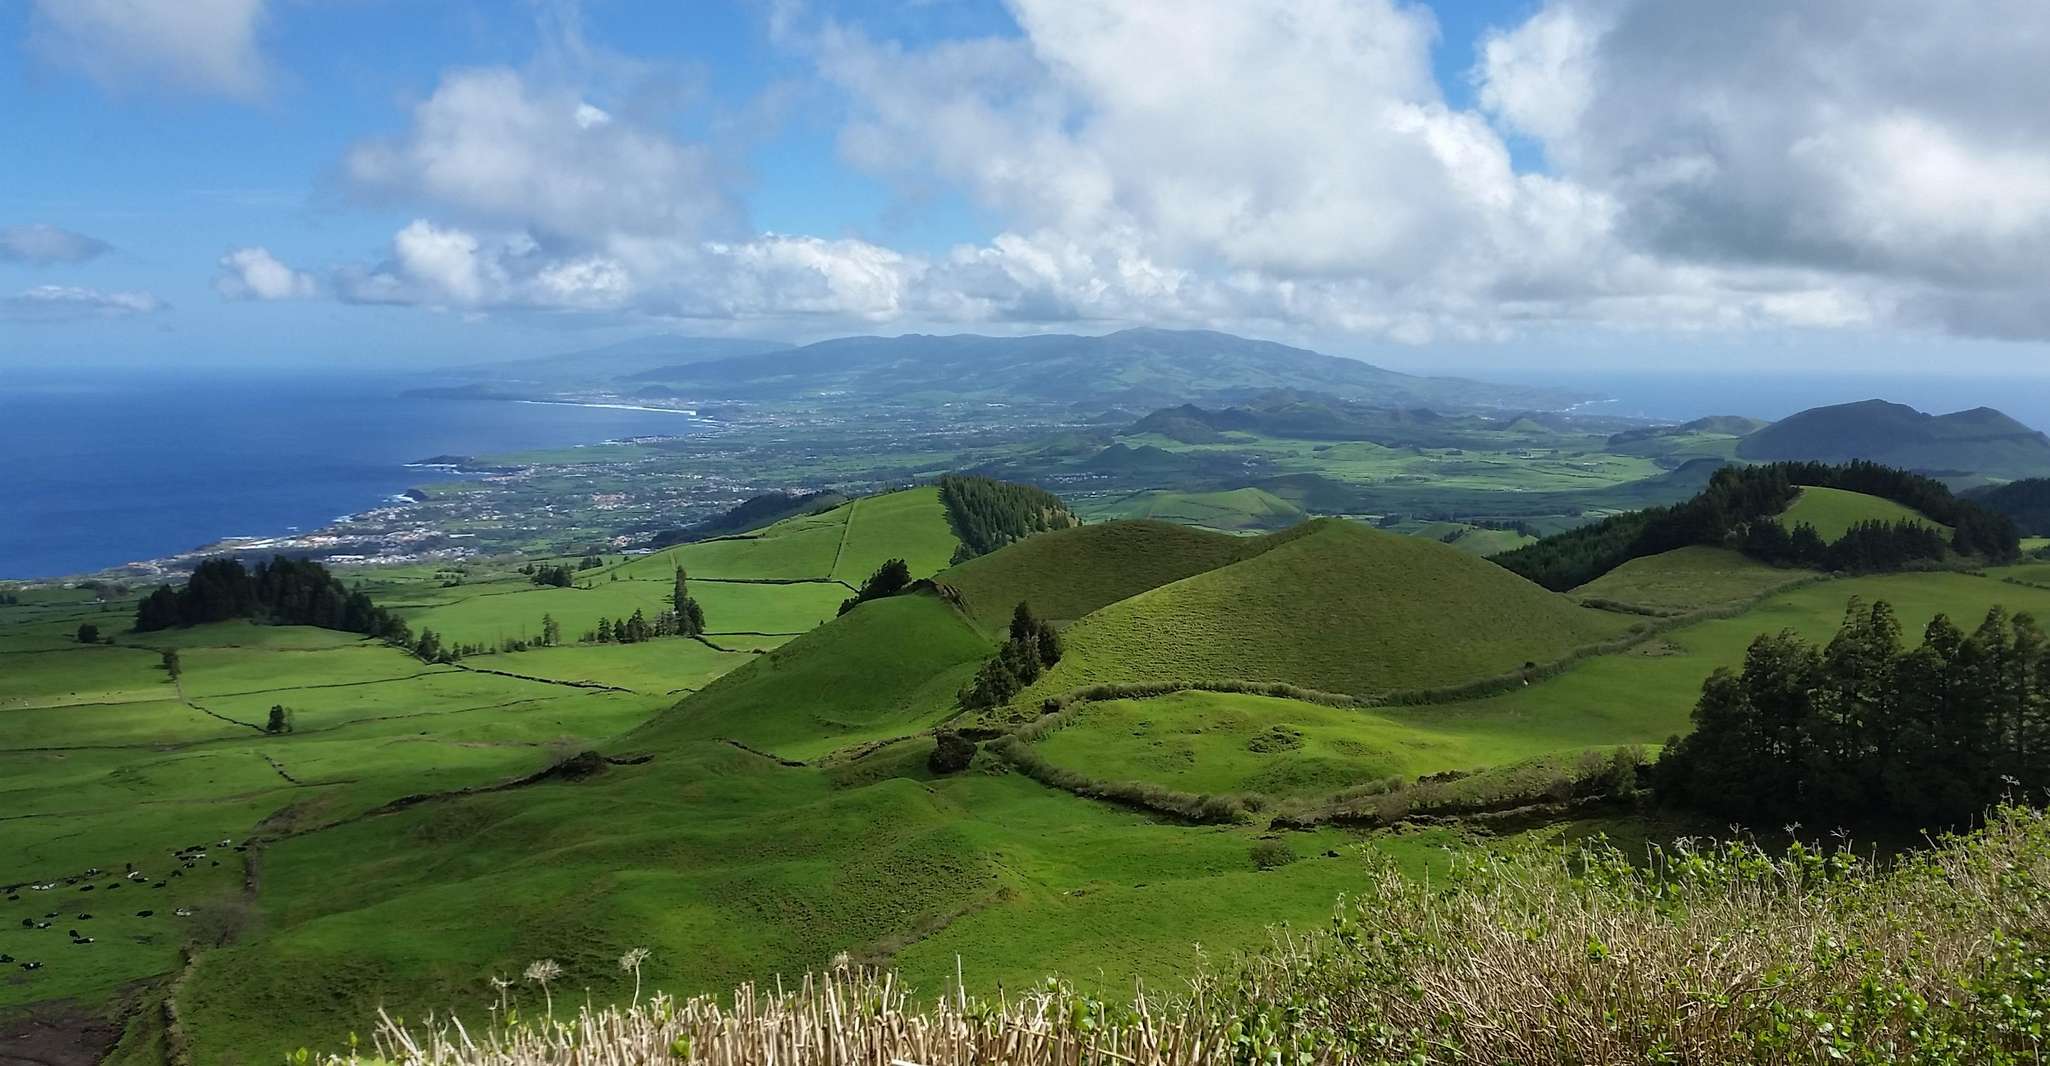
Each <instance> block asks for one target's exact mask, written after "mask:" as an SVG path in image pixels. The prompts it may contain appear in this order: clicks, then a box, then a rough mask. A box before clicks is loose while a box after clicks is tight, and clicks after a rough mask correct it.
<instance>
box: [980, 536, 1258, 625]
mask: <svg viewBox="0 0 2050 1066" xmlns="http://www.w3.org/2000/svg"><path fill="white" fill-rule="evenodd" d="M1258 543H1259V542H1258V541H1249V540H1245V539H1243V538H1239V537H1231V536H1226V535H1224V534H1221V533H1210V532H1205V531H1203V530H1200V529H1191V528H1189V527H1188V526H1182V525H1175V524H1173V523H1170V522H1157V521H1129V522H1103V523H1099V524H1096V525H1088V526H1079V527H1077V528H1074V529H1064V530H1059V531H1056V532H1053V533H1042V534H1040V535H1038V536H1036V537H1031V538H1029V539H1027V540H1024V541H1020V542H1019V543H1017V544H1013V545H1011V546H1010V547H1007V548H1005V549H1003V550H1002V551H997V552H992V553H991V554H989V555H985V556H982V557H981V558H978V559H970V560H969V561H967V562H965V563H962V564H961V565H960V566H957V567H954V568H953V569H951V570H948V571H947V572H946V573H944V574H941V575H940V577H939V580H940V581H942V582H945V583H946V584H948V585H952V586H953V587H954V588H956V589H958V590H960V592H961V596H962V599H963V601H964V603H965V604H966V606H967V609H968V612H969V614H970V616H972V617H973V618H974V619H975V620H976V622H977V623H978V624H980V625H982V626H985V627H988V628H991V629H994V628H996V627H999V626H1002V625H1004V624H1005V623H1007V622H1009V621H1010V618H1011V610H1012V608H1014V607H1016V606H1017V605H1018V603H1019V602H1020V601H1024V602H1026V603H1030V604H1031V605H1032V609H1033V611H1034V612H1036V613H1038V614H1039V615H1040V616H1041V617H1043V618H1048V619H1052V620H1053V621H1055V622H1069V621H1073V620H1074V619H1077V618H1080V617H1082V616H1083V615H1085V614H1088V613H1089V612H1091V611H1094V610H1097V609H1098V608H1101V607H1105V606H1108V605H1109V604H1112V603H1116V602H1117V601H1119V600H1122V599H1125V598H1126V597H1129V596H1136V595H1138V594H1139V593H1141V592H1145V591H1146V590H1148V589H1152V588H1158V587H1160V586H1161V585H1165V584H1167V583H1168V582H1170V581H1179V580H1181V579H1182V578H1185V577H1188V576H1190V575H1191V574H1200V573H1202V572H1203V571H1205V570H1212V569H1215V568H1217V567H1220V566H1223V565H1225V564H1226V563H1229V562H1231V561H1233V560H1234V559H1237V558H1240V557H1241V556H1242V555H1243V554H1244V553H1246V552H1247V551H1249V550H1254V549H1255V548H1256V546H1257V545H1258Z"/></svg>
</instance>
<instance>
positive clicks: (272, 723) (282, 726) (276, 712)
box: [263, 703, 292, 736]
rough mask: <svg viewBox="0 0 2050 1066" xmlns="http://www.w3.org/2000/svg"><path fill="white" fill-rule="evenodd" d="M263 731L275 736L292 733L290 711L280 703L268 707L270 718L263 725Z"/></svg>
mask: <svg viewBox="0 0 2050 1066" xmlns="http://www.w3.org/2000/svg"><path fill="white" fill-rule="evenodd" d="M263 731H264V732H266V733H269V734H271V735H272V736H276V735H278V734H281V733H289V732H291V731H292V709H291V708H289V707H287V706H285V705H284V704H282V703H273V704H271V705H270V717H269V718H268V719H266V720H265V721H264V723H263Z"/></svg>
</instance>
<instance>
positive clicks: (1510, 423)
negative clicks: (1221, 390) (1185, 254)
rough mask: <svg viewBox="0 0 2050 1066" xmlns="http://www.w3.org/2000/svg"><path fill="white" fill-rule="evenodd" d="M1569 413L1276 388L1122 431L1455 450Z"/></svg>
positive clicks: (1156, 417)
mask: <svg viewBox="0 0 2050 1066" xmlns="http://www.w3.org/2000/svg"><path fill="white" fill-rule="evenodd" d="M1567 421H1568V419H1567V418H1566V417H1564V416H1560V415H1557V414H1555V413H1552V412H1545V411H1536V412H1533V411H1531V410H1529V409H1527V408H1504V409H1500V410H1498V411H1496V412H1494V413H1492V414H1452V415H1447V414H1440V413H1439V412H1437V411H1435V410H1432V409H1431V408H1428V407H1411V406H1383V405H1379V404H1374V403H1369V402H1360V401H1348V400H1343V399H1339V398H1336V397H1332V396H1323V395H1316V394H1311V393H1302V392H1296V391H1292V390H1276V391H1272V392H1266V393H1262V394H1259V395H1256V396H1252V397H1249V398H1247V399H1246V400H1245V401H1244V402H1241V403H1237V404H1234V405H1232V406H1230V407H1223V408H1216V409H1210V408H1204V407H1199V406H1197V405H1195V404H1186V403H1185V404H1181V405H1179V406H1176V407H1165V408H1161V409H1160V410H1157V411H1154V412H1153V413H1151V414H1149V415H1147V416H1146V417H1144V418H1141V419H1139V420H1138V421H1136V422H1134V423H1132V424H1131V425H1130V426H1127V427H1126V428H1125V429H1124V430H1122V431H1121V433H1120V435H1121V436H1131V437H1137V436H1145V435H1149V434H1151V435H1157V436H1162V437H1167V438H1169V439H1171V440H1174V441H1178V442H1180V443H1183V444H1215V443H1218V442H1220V441H1223V440H1225V439H1227V438H1226V436H1225V434H1227V433H1231V432H1241V433H1257V434H1264V435H1267V436H1274V437H1287V438H1290V439H1293V440H1328V441H1370V442H1373V443H1375V444H1382V445H1386V446H1390V447H1409V446H1417V447H1432V448H1459V447H1469V446H1479V445H1482V444H1486V443H1499V441H1493V440H1489V439H1488V438H1487V435H1489V434H1499V433H1502V432H1505V431H1506V432H1534V433H1546V432H1550V431H1552V430H1557V429H1560V428H1562V426H1563V425H1564V423H1565V422H1567Z"/></svg>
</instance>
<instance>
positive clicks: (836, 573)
mask: <svg viewBox="0 0 2050 1066" xmlns="http://www.w3.org/2000/svg"><path fill="white" fill-rule="evenodd" d="M846 510H847V512H848V517H847V539H846V542H845V543H844V544H842V545H841V547H840V551H839V554H838V556H837V558H836V559H835V560H834V563H833V570H832V576H833V577H835V578H838V579H839V580H841V581H845V582H847V583H848V584H850V585H859V584H861V582H862V580H863V579H864V578H866V577H868V575H870V574H872V573H874V572H875V570H876V568H877V567H879V566H881V565H883V563H885V562H887V561H889V560H891V559H902V560H904V562H905V563H906V564H907V565H909V566H910V567H911V576H912V577H914V578H919V577H931V576H932V575H934V574H937V573H939V572H940V571H941V570H944V569H946V568H947V565H948V564H949V563H951V562H952V561H953V558H954V550H955V549H956V548H959V547H960V546H961V542H960V541H959V540H958V539H956V538H955V536H954V530H953V527H951V526H949V525H948V524H947V509H946V507H945V506H943V505H942V504H941V503H940V490H939V489H937V488H935V487H933V486H930V485H928V486H923V487H920V488H915V489H906V490H904V491H902V492H891V493H886V494H884V495H881V496H869V497H865V498H863V499H859V500H854V501H851V502H849V503H848V504H847V505H846Z"/></svg>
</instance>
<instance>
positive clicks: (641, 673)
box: [467, 638, 753, 696]
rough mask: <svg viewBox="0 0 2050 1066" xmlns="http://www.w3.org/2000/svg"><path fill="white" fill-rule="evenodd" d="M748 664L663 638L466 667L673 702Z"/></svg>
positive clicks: (565, 648) (479, 661)
mask: <svg viewBox="0 0 2050 1066" xmlns="http://www.w3.org/2000/svg"><path fill="white" fill-rule="evenodd" d="M752 658H753V656H752V655H751V654H750V653H749V652H748V651H720V650H718V649H715V648H712V647H709V646H707V645H705V644H702V643H700V642H698V641H695V640H684V639H680V638H663V639H660V640H647V641H642V642H640V643H638V644H564V645H560V646H558V647H553V648H533V649H530V650H528V651H523V652H512V653H509V654H504V655H484V656H477V657H475V658H472V659H469V660H467V663H468V665H470V666H472V667H475V668H477V669H480V670H503V671H505V672H507V673H514V674H521V675H525V676H528V677H541V678H547V679H549V680H552V681H574V682H583V683H590V684H601V685H611V686H614V687H616V688H624V689H631V690H633V691H635V692H643V693H650V694H655V695H671V696H673V695H681V694H683V693H685V692H690V691H695V690H696V689H699V688H702V687H704V685H705V684H707V683H708V682H710V681H711V680H712V679H713V678H716V677H718V676H719V675H721V674H724V673H726V672H727V671H729V670H733V669H735V668H737V667H741V666H745V665H746V664H747V663H748V662H749V661H750V660H751V659H752Z"/></svg>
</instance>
